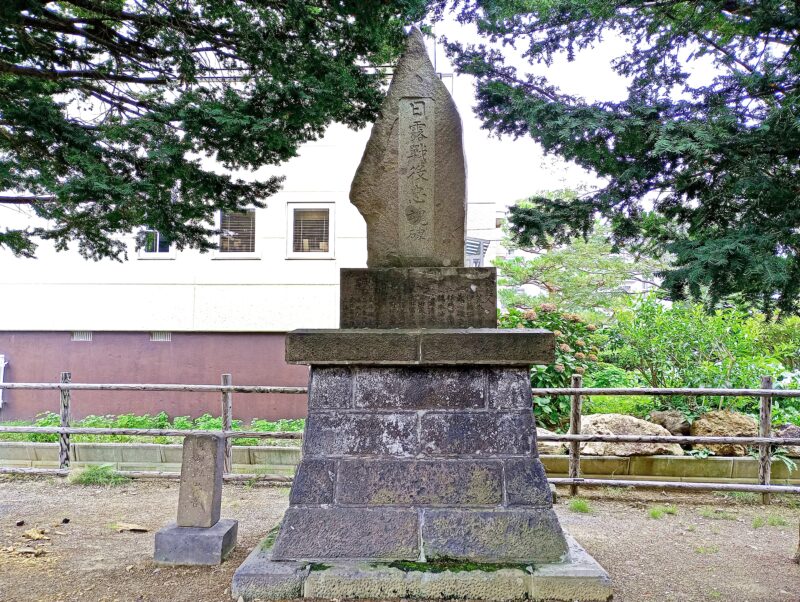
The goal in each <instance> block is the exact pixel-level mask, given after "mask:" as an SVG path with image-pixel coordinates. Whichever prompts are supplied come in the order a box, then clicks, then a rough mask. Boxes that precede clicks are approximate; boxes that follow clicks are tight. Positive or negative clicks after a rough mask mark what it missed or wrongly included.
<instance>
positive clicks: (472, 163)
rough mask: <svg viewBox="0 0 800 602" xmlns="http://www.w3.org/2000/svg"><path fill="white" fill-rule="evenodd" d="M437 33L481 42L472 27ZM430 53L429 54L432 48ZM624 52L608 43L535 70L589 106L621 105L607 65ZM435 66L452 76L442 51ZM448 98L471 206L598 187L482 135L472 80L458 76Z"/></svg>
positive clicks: (580, 174) (553, 160)
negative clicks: (456, 117) (455, 112)
mask: <svg viewBox="0 0 800 602" xmlns="http://www.w3.org/2000/svg"><path fill="white" fill-rule="evenodd" d="M435 32H436V34H437V35H444V36H446V37H448V38H449V39H452V40H459V41H464V42H475V43H477V42H480V41H482V40H481V38H480V37H479V36H478V35H477V34H476V33H475V29H474V27H473V26H463V25H461V24H459V23H457V22H456V21H455V20H452V19H448V20H446V21H445V22H444V23H439V24H437V25H436V28H435ZM429 51H431V53H432V52H433V44H432V43H430V44H429ZM504 52H505V53H506V54H507V55H510V52H511V51H510V49H506V50H505V51H504ZM624 52H625V44H624V42H623V41H622V40H620V39H615V38H613V37H609V38H608V39H606V40H605V41H604V42H603V44H602V45H601V46H599V47H597V48H595V49H594V50H592V51H590V52H580V53H578V54H577V55H576V60H574V61H572V62H568V61H567V60H566V59H565V58H561V59H558V60H556V61H555V62H554V63H553V65H552V66H551V67H547V68H543V67H536V68H535V69H536V72H537V73H545V74H546V75H547V77H548V78H550V79H551V81H552V82H553V83H555V84H556V85H558V86H559V87H560V88H561V89H562V90H563V91H564V92H566V93H569V94H574V95H576V96H582V97H584V98H586V99H588V100H621V99H623V98H625V97H626V96H627V87H626V81H625V79H624V78H622V77H620V76H619V75H617V74H616V73H615V72H614V71H613V70H612V69H611V61H612V60H613V58H614V57H616V56H619V55H621V54H623V53H624ZM508 59H511V60H512V61H513V63H514V64H515V65H517V66H518V67H520V66H524V65H523V64H522V63H519V62H517V61H515V60H513V57H512V56H508ZM436 62H437V70H438V71H439V72H443V73H448V72H452V71H453V69H452V67H451V66H450V64H449V62H448V60H447V57H446V56H445V53H444V51H443V50H442V49H441V48H439V49H438V50H437V52H436ZM531 69H534V67H531ZM545 69H546V71H545ZM452 92H453V98H454V99H455V101H456V104H457V105H458V109H459V112H460V113H461V119H462V121H463V123H464V144H465V149H466V154H467V170H468V183H469V191H468V194H469V198H470V199H471V200H478V199H480V200H482V201H484V200H488V199H493V200H494V201H495V203H496V204H497V205H498V206H499V207H503V206H507V205H510V204H513V203H514V202H515V201H517V200H519V199H521V198H525V197H527V196H530V195H531V194H533V193H536V192H539V191H544V190H554V189H558V188H564V187H577V186H580V185H586V186H592V185H595V184H596V183H597V180H596V179H595V178H594V177H593V176H592V175H591V174H588V173H586V172H585V171H584V170H582V169H581V168H579V167H577V166H576V165H574V164H568V163H566V162H564V161H562V160H561V159H559V158H557V157H554V156H545V155H544V153H543V151H542V149H541V147H540V146H539V145H538V144H537V143H535V142H534V141H533V140H532V139H530V138H521V139H518V140H514V139H513V138H510V137H503V138H498V137H496V136H493V135H491V134H490V133H489V132H488V131H486V130H483V129H481V122H480V120H479V119H478V118H477V116H476V115H475V113H474V112H473V110H472V108H473V107H474V106H475V105H476V101H475V89H474V79H473V78H472V77H469V76H456V77H455V78H454V81H453V90H452Z"/></svg>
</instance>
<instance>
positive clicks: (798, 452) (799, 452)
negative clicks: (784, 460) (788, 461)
mask: <svg viewBox="0 0 800 602" xmlns="http://www.w3.org/2000/svg"><path fill="white" fill-rule="evenodd" d="M772 434H773V435H774V436H775V437H793V438H795V437H796V438H800V426H797V425H795V424H782V425H780V426H779V427H776V428H775V429H774V431H773V433H772ZM784 449H786V455H787V456H792V457H794V458H800V445H787V446H785V448H784Z"/></svg>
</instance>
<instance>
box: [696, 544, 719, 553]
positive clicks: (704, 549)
mask: <svg viewBox="0 0 800 602" xmlns="http://www.w3.org/2000/svg"><path fill="white" fill-rule="evenodd" d="M694 551H695V552H697V553H698V554H716V553H717V552H719V546H714V545H711V546H697V547H696V548H695V549H694Z"/></svg>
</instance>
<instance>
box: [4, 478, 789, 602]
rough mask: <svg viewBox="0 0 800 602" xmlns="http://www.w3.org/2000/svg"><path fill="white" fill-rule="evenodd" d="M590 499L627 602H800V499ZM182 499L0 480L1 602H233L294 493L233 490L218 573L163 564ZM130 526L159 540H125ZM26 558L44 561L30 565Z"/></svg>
mask: <svg viewBox="0 0 800 602" xmlns="http://www.w3.org/2000/svg"><path fill="white" fill-rule="evenodd" d="M584 497H585V498H586V499H587V500H588V502H589V505H590V510H591V511H590V512H589V513H588V514H583V513H577V512H573V511H572V510H570V509H569V507H568V499H567V498H566V497H562V498H561V499H560V500H559V502H558V504H557V505H556V509H557V512H558V515H559V517H560V518H561V521H562V524H563V525H564V526H565V527H566V528H567V529H568V530H569V531H570V533H572V534H573V535H574V536H575V537H576V538H577V539H578V541H580V542H581V543H582V544H583V545H584V546H585V547H586V548H587V550H589V552H590V553H591V554H593V555H594V556H595V558H597V559H598V560H599V561H600V562H601V564H603V566H604V567H605V568H606V569H607V570H608V571H609V573H610V574H611V576H612V578H613V579H614V583H615V592H616V593H615V597H614V599H615V600H616V601H624V602H639V601H646V600H653V601H662V600H663V601H676V602H678V601H679V602H684V601H699V600H731V601H735V602H767V601H776V602H777V601H780V602H800V566H799V565H797V564H794V563H793V562H792V561H791V558H792V556H793V554H794V553H795V551H796V549H797V544H798V541H797V540H798V520H800V499H798V497H795V498H790V497H786V498H782V499H779V500H778V501H777V503H774V504H773V505H772V506H770V507H768V508H764V507H761V506H759V505H756V504H754V501H755V499H754V496H745V497H744V498H737V499H733V498H731V497H724V496H719V495H712V494H679V493H668V494H667V493H662V492H631V491H625V490H620V489H606V490H601V491H596V492H591V491H589V490H587V491H586V495H585V496H584ZM177 499H178V488H177V483H174V482H165V481H136V482H133V483H130V484H126V485H123V486H120V487H113V488H103V487H82V486H78V485H71V484H69V483H67V482H66V481H64V480H61V479H41V478H37V479H31V478H11V477H0V600H3V601H18V600H25V601H27V600H31V601H39V600H41V601H47V602H54V601H65V602H66V601H71V600H92V601H112V600H119V601H129V600H130V601H142V602H145V601H147V602H151V601H161V600H174V601H190V602H212V601H213V602H217V601H219V602H222V601H227V600H229V599H230V595H229V591H228V587H229V585H230V580H231V576H232V574H233V571H234V570H235V569H236V567H237V566H238V565H239V564H240V563H241V562H242V560H244V558H245V556H246V555H247V553H248V552H249V551H250V550H251V549H252V548H253V547H254V546H255V545H256V544H257V543H258V542H259V540H260V539H261V538H262V537H263V536H264V535H265V534H266V532H267V531H268V530H269V529H270V528H271V527H272V526H273V525H275V524H276V523H277V522H278V520H279V519H280V517H281V516H282V514H283V511H284V509H285V508H286V505H287V503H288V489H287V488H285V487H284V488H275V487H267V486H252V487H248V486H246V485H231V484H226V486H225V496H224V500H223V516H225V517H230V518H236V519H238V520H239V521H240V523H239V545H238V546H237V548H236V550H235V551H234V553H233V555H232V557H231V558H230V559H229V560H228V561H227V562H225V563H224V564H223V565H222V566H221V567H216V568H159V567H157V566H156V565H155V564H154V563H153V561H152V559H151V558H152V552H153V533H154V532H155V531H157V530H158V529H160V528H161V527H162V526H163V525H164V524H166V523H167V522H168V521H170V520H172V519H173V518H174V515H175V509H176V504H177ZM669 504H672V505H674V506H675V509H676V513H675V514H664V515H663V516H662V517H661V518H660V519H654V518H650V517H649V512H650V509H651V508H653V507H654V506H657V505H660V506H666V505H669ZM64 518H68V519H69V522H68V523H67V524H62V519H64ZM18 520H24V521H25V525H24V526H20V527H18V526H16V522H17V521H18ZM762 522H763V525H762ZM119 523H135V524H138V525H140V526H142V527H145V528H147V529H148V530H149V531H148V532H146V533H131V532H122V533H120V532H118V530H117V528H116V525H117V524H119ZM29 529H47V533H45V534H44V535H45V536H46V537H48V538H49V539H41V540H37V541H32V540H30V539H29V538H27V537H26V536H25V535H24V533H25V532H26V531H28V530H29ZM20 548H34V549H37V548H41V549H43V550H45V552H44V553H41V552H40V555H39V556H34V555H31V554H30V553H23V554H22V555H21V554H20V553H19V549H20Z"/></svg>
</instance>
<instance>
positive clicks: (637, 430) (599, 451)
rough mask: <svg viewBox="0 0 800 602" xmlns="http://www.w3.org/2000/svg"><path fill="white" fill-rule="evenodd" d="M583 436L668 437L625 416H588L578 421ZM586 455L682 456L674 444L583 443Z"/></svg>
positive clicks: (649, 424) (653, 426)
mask: <svg viewBox="0 0 800 602" xmlns="http://www.w3.org/2000/svg"><path fill="white" fill-rule="evenodd" d="M581 434H582V435H658V436H669V435H670V432H669V431H668V430H667V429H665V428H664V427H663V426H659V425H657V424H653V423H652V422H648V421H647V420H642V419H641V418H636V417H634V416H628V415H626V414H590V415H589V416H583V417H582V418H581ZM581 453H582V454H584V455H587V456H656V455H670V456H682V455H683V450H682V449H681V446H680V445H678V444H677V443H617V442H607V441H592V442H589V443H586V444H584V446H583V448H582V449H581Z"/></svg>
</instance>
